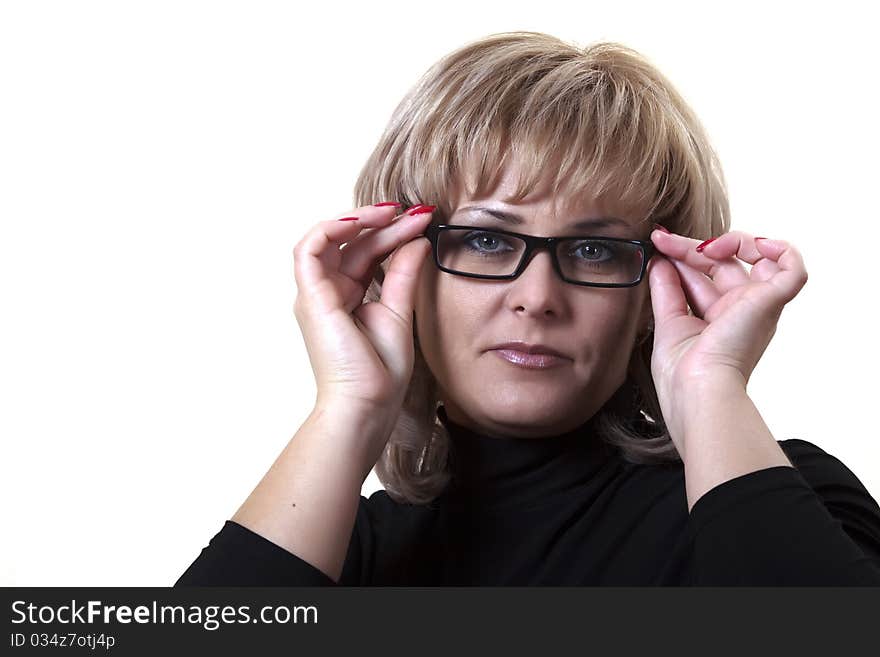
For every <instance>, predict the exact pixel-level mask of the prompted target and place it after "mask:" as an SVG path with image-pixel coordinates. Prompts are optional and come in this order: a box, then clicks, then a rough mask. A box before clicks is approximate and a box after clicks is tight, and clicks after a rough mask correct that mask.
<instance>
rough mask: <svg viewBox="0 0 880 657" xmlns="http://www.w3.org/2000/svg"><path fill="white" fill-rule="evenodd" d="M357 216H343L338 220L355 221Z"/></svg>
mask: <svg viewBox="0 0 880 657" xmlns="http://www.w3.org/2000/svg"><path fill="white" fill-rule="evenodd" d="M357 220H358V217H343V218H342V219H340V220H339V221H357Z"/></svg>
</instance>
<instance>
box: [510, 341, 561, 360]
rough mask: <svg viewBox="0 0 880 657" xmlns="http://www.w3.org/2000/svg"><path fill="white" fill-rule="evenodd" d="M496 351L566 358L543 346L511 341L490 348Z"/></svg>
mask: <svg viewBox="0 0 880 657" xmlns="http://www.w3.org/2000/svg"><path fill="white" fill-rule="evenodd" d="M496 349H503V350H507V351H518V352H520V353H524V354H545V355H548V356H558V357H559V358H568V356H566V355H565V354H563V353H561V352H559V351H557V350H556V349H553V348H552V347H550V346H548V345H545V344H529V343H528V342H520V341H513V342H504V343H501V344H496V345H495V346H494V347H492V350H496Z"/></svg>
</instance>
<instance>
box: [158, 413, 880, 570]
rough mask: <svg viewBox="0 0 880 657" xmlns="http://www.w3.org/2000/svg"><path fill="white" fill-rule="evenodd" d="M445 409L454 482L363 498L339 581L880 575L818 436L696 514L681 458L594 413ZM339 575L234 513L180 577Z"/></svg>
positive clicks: (862, 515)
mask: <svg viewBox="0 0 880 657" xmlns="http://www.w3.org/2000/svg"><path fill="white" fill-rule="evenodd" d="M438 417H439V419H440V421H441V422H443V424H444V425H445V426H446V428H447V429H448V431H449V434H450V440H451V453H450V456H451V462H450V467H451V471H452V472H453V479H452V480H451V483H450V485H449V486H448V487H447V489H446V490H445V492H444V493H443V494H442V495H441V496H440V497H438V498H437V499H435V500H434V501H433V502H432V503H431V504H428V505H421V506H420V505H410V504H398V503H396V502H395V501H393V500H392V499H391V498H390V497H389V496H388V494H387V493H386V492H385V491H384V490H380V491H377V492H375V493H373V494H372V495H370V497H369V498H366V497H364V496H363V495H361V498H360V503H359V507H358V511H357V517H356V520H355V526H354V528H353V531H352V536H351V541H350V543H349V548H348V553H347V556H346V560H345V565H344V567H343V571H342V575H341V578H340V581H339V582H338V584H339V585H347V586H446V585H449V586H468V585H479V586H499V585H512V586H530V585H538V586H560V585H562V586H688V585H691V586H693V585H698V586H717V585H738V586H792V585H812V586H853V585H873V586H878V585H880V507H878V505H877V502H876V501H875V500H874V499H873V498H872V497H871V495H870V494H869V493H868V491H867V490H866V489H865V487H864V486H863V485H862V483H861V482H860V481H859V480H858V478H857V477H856V476H855V475H854V474H853V473H852V472H851V471H850V470H849V469H848V468H847V467H846V466H845V465H844V464H843V463H842V462H841V461H839V460H838V459H837V458H835V457H834V456H831V455H829V454H828V453H826V452H825V451H823V450H822V449H820V448H819V447H817V446H816V445H814V444H812V443H809V442H807V441H804V440H799V439H790V440H781V441H778V442H779V445H780V447H781V448H782V449H783V451H784V452H785V453H786V455H787V456H788V458H789V460H790V461H791V462H792V463H793V464H794V466H795V467H788V466H776V467H770V468H766V469H763V470H759V471H756V472H752V473H749V474H746V475H743V476H740V477H736V478H734V479H731V480H729V481H726V482H724V483H722V484H720V485H718V486H716V487H715V488H713V489H711V490H710V491H708V492H707V493H705V494H704V495H703V496H702V497H700V498H699V499H698V500H697V502H696V504H695V505H694V507H693V509H691V511H690V513H688V509H687V497H686V493H685V482H684V468H683V464H682V463H681V462H680V461H679V462H676V463H669V464H663V465H635V464H631V463H628V462H626V461H624V460H623V459H622V458H621V457H620V456H619V454H618V452H617V450H616V448H612V447H610V446H608V445H607V443H605V442H604V441H602V440H600V439H598V438H597V437H596V435H595V434H594V432H593V430H592V427H593V421H592V420H591V421H588V422H587V423H585V424H584V425H582V426H580V427H578V428H577V429H575V430H573V431H571V432H568V433H566V434H563V435H559V436H553V437H548V438H495V437H488V436H484V435H480V434H478V433H475V432H473V431H471V430H469V429H468V428H465V427H462V426H459V425H457V424H455V423H453V422H451V421H450V420H449V418H448V417H447V416H446V413H445V410H444V408H443V407H442V406H441V407H439V409H438ZM594 417H595V416H594ZM334 584H337V582H334V581H333V580H332V579H331V578H330V577H329V576H327V575H326V574H325V573H324V572H322V571H321V570H319V569H318V568H316V567H315V566H313V565H311V564H310V563H308V562H306V561H304V560H303V559H301V558H299V557H298V556H296V555H295V554H292V553H290V552H288V551H287V550H285V549H283V548H281V547H280V546H278V545H276V544H275V543H272V542H271V541H269V540H268V539H266V538H264V537H262V536H260V535H259V534H256V533H254V532H253V531H251V530H249V529H247V528H245V527H243V526H242V525H239V524H237V523H235V522H233V521H231V520H227V521H226V523H225V524H224V526H223V527H222V528H221V529H220V531H219V532H218V533H217V534H216V535H215V536H214V537H213V538H212V539H211V541H210V543H209V545H208V546H206V547H205V548H204V549H203V550H202V551H201V554H200V555H199V556H198V557H197V558H196V560H195V561H194V562H193V563H192V565H190V567H189V568H188V569H187V570H186V571H185V572H184V573H183V575H182V576H181V577H180V578H179V579H178V580H177V582H176V584H175V586H193V585H195V586H208V585H216V586H324V585H334Z"/></svg>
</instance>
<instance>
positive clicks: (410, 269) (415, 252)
mask: <svg viewBox="0 0 880 657" xmlns="http://www.w3.org/2000/svg"><path fill="white" fill-rule="evenodd" d="M430 253H431V242H429V241H428V239H427V238H425V237H419V238H416V239H413V240H410V241H409V242H407V243H406V244H403V245H402V246H400V247H398V248H397V250H395V251H394V253H393V254H392V255H391V262H390V263H389V265H388V271H386V272H385V280H384V281H383V282H382V294H381V298H380V301H381V302H382V304H383V305H385V306H387V307H388V308H390V309H391V310H392V311H394V313H395V314H396V315H397V316H398V317H400V318H401V319H403V320H404V321H405V322H406V323H407V324H412V314H413V308H414V306H415V296H416V285H417V284H418V280H419V272H420V271H421V269H422V265H423V264H424V263H425V261H426V260H427V259H428V255H429V254H430Z"/></svg>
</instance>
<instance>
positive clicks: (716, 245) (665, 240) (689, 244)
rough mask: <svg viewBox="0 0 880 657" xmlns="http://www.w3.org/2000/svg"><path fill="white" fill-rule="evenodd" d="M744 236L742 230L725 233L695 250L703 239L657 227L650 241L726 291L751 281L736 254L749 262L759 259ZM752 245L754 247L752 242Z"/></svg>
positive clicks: (669, 255) (670, 256)
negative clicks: (702, 247)
mask: <svg viewBox="0 0 880 657" xmlns="http://www.w3.org/2000/svg"><path fill="white" fill-rule="evenodd" d="M742 235H743V233H739V232H731V233H725V234H724V235H721V236H720V237H717V238H716V239H715V240H714V241H713V242H711V243H710V244H708V245H707V246H706V247H705V248H704V249H703V251H702V253H701V252H699V251H697V250H696V247H697V246H699V245H700V243H701V241H702V240H697V239H694V238H691V237H685V236H684V235H678V234H676V233H664V232H663V231H660V230H655V231H653V232H652V233H651V241H652V242H653V243H654V245H655V246H656V247H657V248H658V249H659V250H660V252H661V253H662V254H663V255H665V256H667V257H669V258H670V259H676V260H680V261H683V262H685V263H686V264H688V265H690V266H691V267H693V268H694V269H696V270H697V271H700V272H702V273H703V274H706V275H707V276H709V277H710V278H711V279H712V280H713V281H714V282H715V284H716V287H717V289H718V290H719V291H721V292H722V293H723V292H727V291H728V290H730V289H732V288H734V287H739V286H740V285H743V284H744V283H747V282H748V280H749V272H747V271H746V270H745V268H744V267H743V265H742V263H740V262H739V261H738V260H737V259H736V258H735V257H734V256H735V255H737V256H740V254H742V255H741V256H740V258H741V259H742V260H745V261H747V262H752V261H754V260H755V259H756V258H755V254H753V253H750V252H749V251H748V248H749V245H748V244H741V243H740V237H741V236H742ZM747 242H752V243H753V242H754V240H751V239H749V240H747ZM752 248H754V246H753V244H752ZM742 256H745V257H742ZM749 258H751V260H749Z"/></svg>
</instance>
